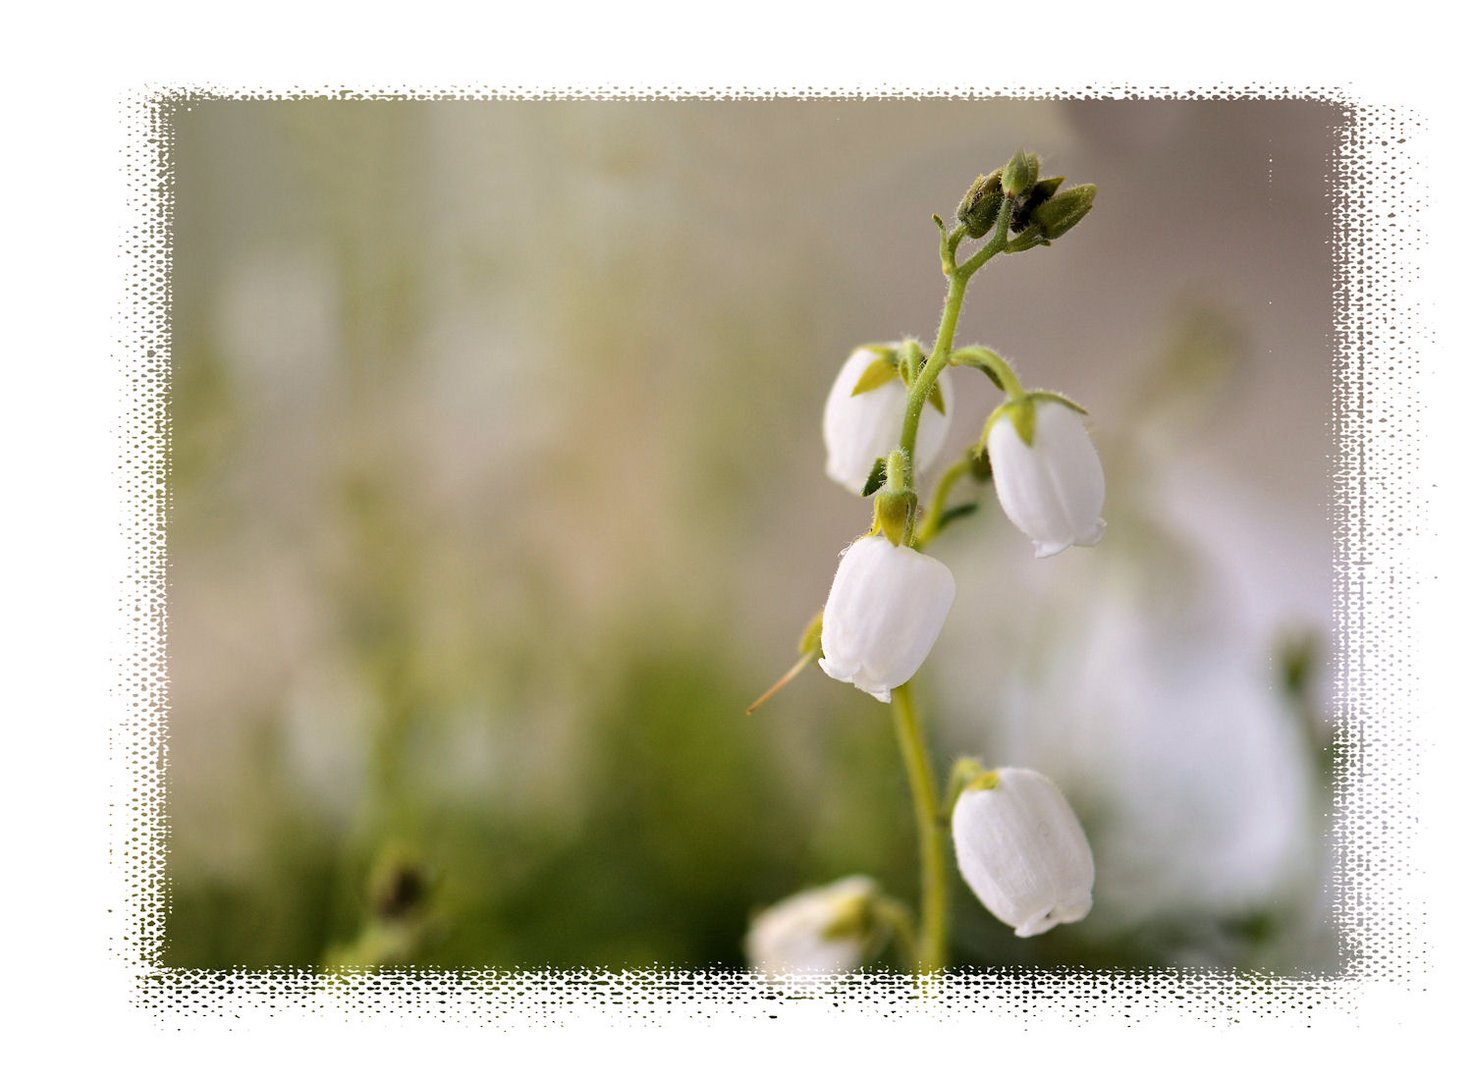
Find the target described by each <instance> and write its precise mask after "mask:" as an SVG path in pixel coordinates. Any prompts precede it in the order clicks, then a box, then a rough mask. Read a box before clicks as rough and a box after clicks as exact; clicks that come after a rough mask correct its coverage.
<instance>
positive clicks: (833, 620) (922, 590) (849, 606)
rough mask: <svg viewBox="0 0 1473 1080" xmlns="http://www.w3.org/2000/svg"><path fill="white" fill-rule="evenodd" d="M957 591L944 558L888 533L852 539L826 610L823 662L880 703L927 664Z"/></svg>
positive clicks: (828, 670)
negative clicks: (893, 541) (891, 538)
mask: <svg viewBox="0 0 1473 1080" xmlns="http://www.w3.org/2000/svg"><path fill="white" fill-rule="evenodd" d="M955 597H956V580H955V579H954V578H953V577H952V576H951V571H950V570H948V569H947V568H946V564H945V563H943V562H940V561H939V560H937V559H933V558H931V556H929V555H922V554H921V553H920V552H919V551H916V550H914V549H913V548H908V547H896V546H895V545H893V544H891V543H890V541H889V540H887V539H885V538H884V537H883V536H866V537H863V538H862V539H859V540H856V541H855V542H854V543H852V544H850V545H849V547H848V549H847V550H846V551H845V552H844V554H843V555H842V556H841V557H840V559H839V569H838V571H837V572H836V573H835V574H834V584H833V587H832V588H830V589H829V599H828V603H827V604H825V605H824V609H823V635H822V637H821V639H820V641H821V645H822V647H823V656H822V658H821V659H820V660H819V661H818V663H819V666H820V667H821V668H823V670H824V671H825V672H826V673H827V674H828V675H830V676H832V677H833V678H835V679H838V680H839V681H840V682H847V683H853V684H854V685H855V686H857V687H858V688H859V689H861V690H863V691H864V692H865V693H867V694H873V695H874V696H875V697H876V698H878V699H879V700H880V701H889V700H890V691H891V690H893V689H895V687H897V686H899V685H901V684H902V683H905V682H909V681H910V678H911V676H912V675H914V674H915V673H916V672H917V671H918V670H919V669H920V666H921V664H922V663H924V662H925V659H926V656H927V655H928V654H929V653H930V651H931V646H932V645H934V644H936V638H937V637H938V636H939V635H940V633H941V626H942V624H943V623H945V622H946V613H947V612H948V611H950V610H951V602H952V600H953V599H955Z"/></svg>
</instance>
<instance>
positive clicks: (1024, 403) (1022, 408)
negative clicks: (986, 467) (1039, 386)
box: [974, 394, 1035, 453]
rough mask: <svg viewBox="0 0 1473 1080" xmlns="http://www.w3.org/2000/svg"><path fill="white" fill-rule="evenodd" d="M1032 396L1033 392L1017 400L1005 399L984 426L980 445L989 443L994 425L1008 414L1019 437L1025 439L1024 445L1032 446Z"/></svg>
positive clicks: (1033, 418)
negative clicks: (988, 438)
mask: <svg viewBox="0 0 1473 1080" xmlns="http://www.w3.org/2000/svg"><path fill="white" fill-rule="evenodd" d="M1032 397H1033V396H1032V395H1031V394H1024V395H1023V396H1022V397H1020V398H1018V399H1017V400H1016V401H1004V402H1003V403H1002V404H1001V405H999V406H998V407H997V408H995V409H993V410H992V415H991V416H989V417H988V418H987V423H986V424H984V425H983V426H982V441H981V442H980V443H979V444H978V445H979V446H983V447H985V446H986V445H987V437H988V436H989V435H990V434H992V425H993V424H995V423H997V422H998V420H999V419H1001V418H1002V417H1003V416H1006V417H1007V418H1008V419H1009V420H1011V421H1012V422H1013V430H1014V431H1016V432H1017V433H1018V438H1020V439H1022V440H1023V445H1024V446H1032V445H1033V428H1034V420H1035V417H1034V411H1033V400H1032ZM974 453H975V450H974Z"/></svg>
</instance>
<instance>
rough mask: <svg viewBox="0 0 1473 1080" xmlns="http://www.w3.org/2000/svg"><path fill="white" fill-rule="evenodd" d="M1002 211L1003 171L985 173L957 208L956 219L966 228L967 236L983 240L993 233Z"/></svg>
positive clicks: (996, 170)
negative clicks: (999, 213)
mask: <svg viewBox="0 0 1473 1080" xmlns="http://www.w3.org/2000/svg"><path fill="white" fill-rule="evenodd" d="M1001 209H1002V170H1001V169H994V170H993V171H992V172H990V173H984V174H982V175H981V176H979V177H977V179H976V180H975V181H973V182H972V186H971V187H970V188H969V189H968V190H967V193H966V194H965V195H963V196H962V201H961V203H960V205H958V206H957V208H956V219H957V221H959V222H961V223H962V224H963V225H964V226H966V230H967V235H968V236H970V237H971V238H972V239H974V240H978V239H981V238H982V237H984V236H986V235H987V234H988V233H989V232H991V231H992V226H993V225H995V224H996V223H997V215H998V212H999V211H1001Z"/></svg>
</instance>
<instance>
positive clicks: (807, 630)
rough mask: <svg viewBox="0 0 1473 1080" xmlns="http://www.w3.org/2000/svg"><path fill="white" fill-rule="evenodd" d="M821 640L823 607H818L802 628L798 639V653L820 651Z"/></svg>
mask: <svg viewBox="0 0 1473 1080" xmlns="http://www.w3.org/2000/svg"><path fill="white" fill-rule="evenodd" d="M822 642H823V608H819V609H818V614H817V615H815V616H814V617H813V618H812V619H810V620H809V622H808V625H807V626H805V627H804V628H803V636H802V637H800V638H799V639H798V655H799V656H807V655H808V654H809V653H817V652H820V651H822V650H821V648H820V646H821V643H822Z"/></svg>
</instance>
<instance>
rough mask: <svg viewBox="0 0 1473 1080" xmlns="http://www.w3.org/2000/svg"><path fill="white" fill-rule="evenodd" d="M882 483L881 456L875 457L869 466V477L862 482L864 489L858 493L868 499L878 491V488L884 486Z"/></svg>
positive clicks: (883, 470)
mask: <svg viewBox="0 0 1473 1080" xmlns="http://www.w3.org/2000/svg"><path fill="white" fill-rule="evenodd" d="M884 484H885V459H884V458H882V457H877V458H875V463H874V465H873V466H872V467H871V468H870V471H869V479H868V480H866V481H865V482H864V490H863V491H861V492H860V494H861V495H863V496H864V497H865V498H866V499H868V498H869V497H870V496H871V495H873V494H874V493H875V492H877V491H879V490H880V488H882V487H883V486H884Z"/></svg>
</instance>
